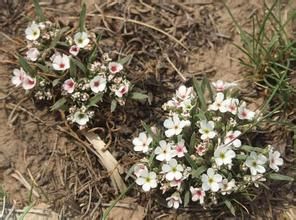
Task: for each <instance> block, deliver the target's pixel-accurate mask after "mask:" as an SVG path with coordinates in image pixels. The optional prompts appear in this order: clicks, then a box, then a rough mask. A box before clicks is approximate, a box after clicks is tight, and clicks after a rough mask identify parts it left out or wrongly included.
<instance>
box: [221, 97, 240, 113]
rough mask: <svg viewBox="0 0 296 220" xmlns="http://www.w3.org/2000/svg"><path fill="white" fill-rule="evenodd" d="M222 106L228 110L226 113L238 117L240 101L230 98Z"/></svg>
mask: <svg viewBox="0 0 296 220" xmlns="http://www.w3.org/2000/svg"><path fill="white" fill-rule="evenodd" d="M222 105H223V106H224V108H226V111H228V112H230V113H232V114H233V115H236V113H237V108H238V105H239V100H238V99H234V98H228V99H225V100H224V101H223V103H222Z"/></svg>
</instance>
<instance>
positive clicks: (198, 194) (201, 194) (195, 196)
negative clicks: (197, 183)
mask: <svg viewBox="0 0 296 220" xmlns="http://www.w3.org/2000/svg"><path fill="white" fill-rule="evenodd" d="M190 192H191V195H192V197H191V199H192V201H193V202H196V201H197V200H199V203H200V204H201V205H202V204H204V198H205V196H206V193H205V191H203V190H202V188H194V187H192V186H190Z"/></svg>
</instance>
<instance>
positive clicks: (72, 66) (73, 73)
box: [70, 58, 77, 78]
mask: <svg viewBox="0 0 296 220" xmlns="http://www.w3.org/2000/svg"><path fill="white" fill-rule="evenodd" d="M76 74H77V68H76V65H75V64H74V61H73V59H72V58H70V76H71V77H73V78H76Z"/></svg>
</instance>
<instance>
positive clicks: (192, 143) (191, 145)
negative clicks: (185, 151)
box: [189, 132, 196, 151]
mask: <svg viewBox="0 0 296 220" xmlns="http://www.w3.org/2000/svg"><path fill="white" fill-rule="evenodd" d="M195 135H196V134H195V132H193V133H192V135H191V137H190V144H189V147H190V151H193V150H194V148H195V146H196V137H195Z"/></svg>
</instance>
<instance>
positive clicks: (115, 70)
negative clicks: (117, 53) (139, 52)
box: [108, 62, 123, 74]
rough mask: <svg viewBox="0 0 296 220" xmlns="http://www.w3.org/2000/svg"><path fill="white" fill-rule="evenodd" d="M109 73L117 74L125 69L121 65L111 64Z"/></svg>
mask: <svg viewBox="0 0 296 220" xmlns="http://www.w3.org/2000/svg"><path fill="white" fill-rule="evenodd" d="M108 69H109V72H110V73H112V74H116V73H118V72H120V71H121V70H122V69H123V66H122V65H121V64H120V63H117V62H110V63H109V64H108Z"/></svg>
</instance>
